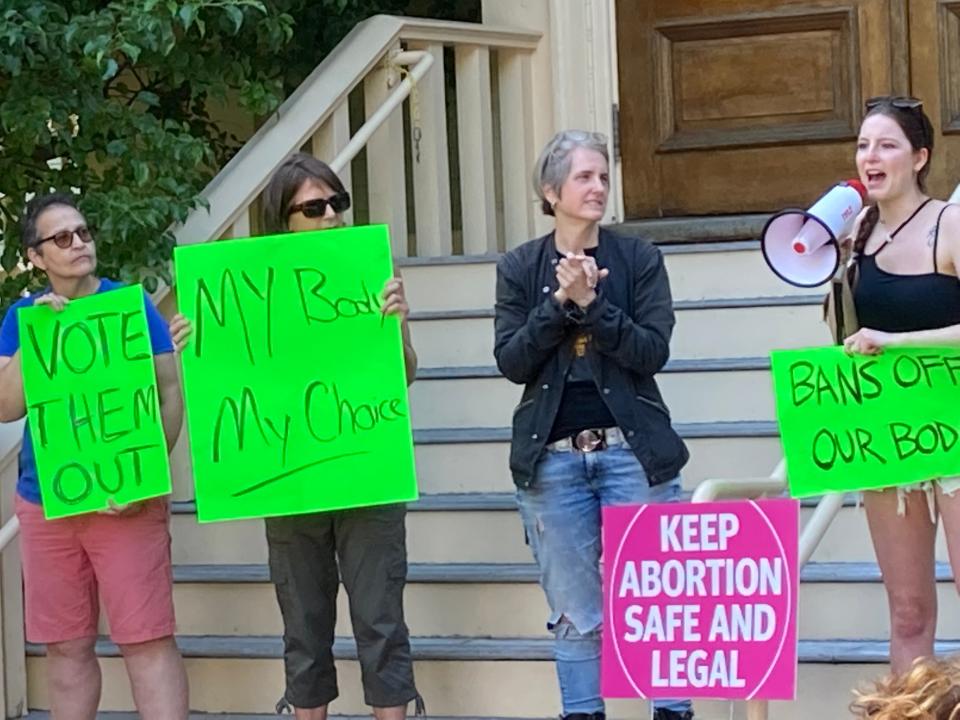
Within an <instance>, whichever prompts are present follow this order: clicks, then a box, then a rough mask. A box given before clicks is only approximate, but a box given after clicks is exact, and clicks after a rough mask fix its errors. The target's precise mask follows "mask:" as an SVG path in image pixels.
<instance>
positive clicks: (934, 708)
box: [850, 656, 960, 720]
mask: <svg viewBox="0 0 960 720" xmlns="http://www.w3.org/2000/svg"><path fill="white" fill-rule="evenodd" d="M856 694H857V699H856V700H855V701H854V702H853V703H852V704H851V705H850V710H851V712H853V715H854V717H856V718H861V720H960V656H954V657H952V658H948V659H945V660H937V659H935V658H919V659H917V660H916V661H915V662H914V663H913V666H912V667H911V668H910V670H908V671H907V672H905V673H901V674H899V675H896V674H894V675H891V676H889V677H886V678H884V679H883V680H879V681H877V683H876V684H875V686H874V687H873V688H872V689H871V691H869V692H857V693H856Z"/></svg>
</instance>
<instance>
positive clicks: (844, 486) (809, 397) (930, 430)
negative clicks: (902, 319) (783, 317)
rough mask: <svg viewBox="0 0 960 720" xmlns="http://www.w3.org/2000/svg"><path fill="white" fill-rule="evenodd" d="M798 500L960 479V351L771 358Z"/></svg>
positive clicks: (826, 351)
mask: <svg viewBox="0 0 960 720" xmlns="http://www.w3.org/2000/svg"><path fill="white" fill-rule="evenodd" d="M771 365H772V369H773V382H774V392H775V395H776V402H777V419H778V420H779V423H780V436H781V439H782V442H783V449H784V454H785V456H786V459H787V471H788V473H787V474H788V477H789V480H790V494H791V495H792V496H794V497H806V496H809V495H818V494H821V493H825V492H843V491H853V490H867V489H872V488H883V487H890V486H893V485H906V484H910V483H916V482H920V481H924V480H931V479H934V478H939V477H945V476H950V475H960V389H958V385H960V349H958V348H952V349H947V348H922V349H921V348H911V349H907V348H902V349H888V350H885V351H884V352H883V353H882V354H881V355H875V356H864V355H852V356H850V355H847V354H846V353H844V352H843V349H842V348H840V347H828V348H817V349H812V350H783V351H776V352H774V353H772V354H771Z"/></svg>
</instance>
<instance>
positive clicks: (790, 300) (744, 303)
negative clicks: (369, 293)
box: [410, 293, 823, 322]
mask: <svg viewBox="0 0 960 720" xmlns="http://www.w3.org/2000/svg"><path fill="white" fill-rule="evenodd" d="M822 302H823V293H818V294H802V295H797V294H794V295H763V296H759V297H747V298H709V299H703V300H676V301H674V303H673V309H674V310H677V311H683V310H741V309H746V308H764V307H799V306H807V305H820V304H821V303H822ZM492 317H493V308H492V307H485V308H469V309H464V310H414V311H413V312H411V313H410V320H411V322H414V321H418V320H419V321H429V320H476V319H485V318H492Z"/></svg>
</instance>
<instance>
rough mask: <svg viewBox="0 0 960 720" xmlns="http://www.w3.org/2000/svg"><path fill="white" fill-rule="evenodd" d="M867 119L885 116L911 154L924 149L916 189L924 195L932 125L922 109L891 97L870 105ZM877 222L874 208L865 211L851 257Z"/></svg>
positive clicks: (877, 210) (877, 213)
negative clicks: (903, 140)
mask: <svg viewBox="0 0 960 720" xmlns="http://www.w3.org/2000/svg"><path fill="white" fill-rule="evenodd" d="M903 100H908V101H910V102H913V103H916V104H915V105H913V106H912V107H908V106H906V104H905V103H903V102H901V101H903ZM871 115H886V116H887V117H889V118H890V119H892V120H893V121H894V122H896V123H897V125H899V126H900V129H901V130H903V134H904V135H906V136H907V140H909V141H910V147H912V148H913V149H914V151H917V150H922V149H923V148H926V150H927V161H926V162H925V163H924V164H923V167H922V168H920V170H919V171H918V172H917V185H918V186H919V188H920V190H921V191H923V192H926V189H927V187H926V180H927V175H929V174H930V159H931V157H932V155H933V125H932V124H931V123H930V118H928V117H927V114H926V113H925V112H923V108H922V107H921V105H920V104H919V102H917V101H915V100H912V99H909V98H897V97H892V96H891V97H886V98H879V99H877V101H876V102H875V103H872V104H870V106H869V109H868V110H867V114H866V115H865V116H864V120H866V119H867V118H868V117H870V116H871ZM879 221H880V209H879V208H878V207H877V206H876V205H871V206H870V207H869V208H867V212H866V214H865V215H864V216H863V220H861V221H860V227H859V228H858V229H857V237H856V238H854V241H853V251H854V253H856V254H857V255H859V254H861V253H862V252H863V249H864V247H866V245H867V240H869V239H870V235H871V233H873V230H874V228H875V227H876V226H877V223H878V222H879Z"/></svg>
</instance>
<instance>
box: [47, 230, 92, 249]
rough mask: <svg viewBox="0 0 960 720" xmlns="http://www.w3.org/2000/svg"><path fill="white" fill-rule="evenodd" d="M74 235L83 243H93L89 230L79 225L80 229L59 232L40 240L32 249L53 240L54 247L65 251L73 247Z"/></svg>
mask: <svg viewBox="0 0 960 720" xmlns="http://www.w3.org/2000/svg"><path fill="white" fill-rule="evenodd" d="M74 235H76V236H77V237H78V238H80V241H81V242H83V243H91V242H93V233H92V232H90V228H88V227H87V226H86V225H81V226H80V227H78V228H76V229H74V230H61V231H60V232H58V233H54V234H53V235H48V236H47V237H45V238H40V239H39V240H37V241H36V242H35V243H34V244H33V247H39V246H40V245H42V244H43V243H45V242H47V241H49V240H53V244H54V245H56V246H57V247H58V248H60V249H61V250H66V249H67V248H68V247H70V246H71V245H73V236H74Z"/></svg>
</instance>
